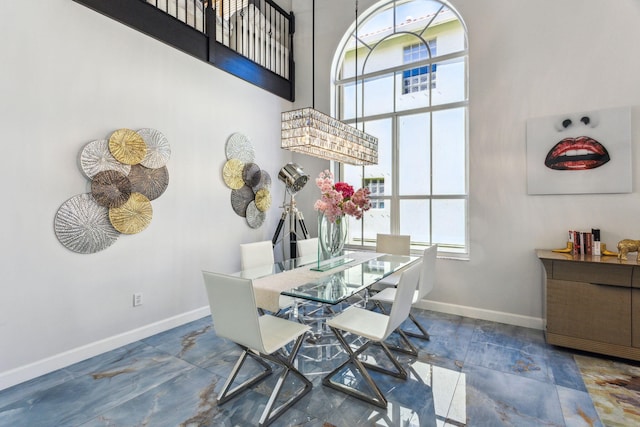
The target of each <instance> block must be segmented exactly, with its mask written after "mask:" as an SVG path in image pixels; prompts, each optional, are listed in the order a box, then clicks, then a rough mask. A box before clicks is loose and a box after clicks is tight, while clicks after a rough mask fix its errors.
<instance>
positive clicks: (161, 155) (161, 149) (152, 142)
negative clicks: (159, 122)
mask: <svg viewBox="0 0 640 427" xmlns="http://www.w3.org/2000/svg"><path fill="white" fill-rule="evenodd" d="M137 132H138V135H140V136H141V137H142V139H143V140H144V142H145V144H146V146H147V153H146V154H145V156H144V158H143V159H142V161H141V162H140V164H141V165H142V166H145V167H148V168H151V169H158V168H161V167H163V166H164V165H166V164H167V162H168V161H169V158H170V157H171V147H170V146H169V141H168V140H167V137H166V136H164V134H163V133H162V132H160V131H159V130H156V129H151V128H144V129H138V131H137Z"/></svg>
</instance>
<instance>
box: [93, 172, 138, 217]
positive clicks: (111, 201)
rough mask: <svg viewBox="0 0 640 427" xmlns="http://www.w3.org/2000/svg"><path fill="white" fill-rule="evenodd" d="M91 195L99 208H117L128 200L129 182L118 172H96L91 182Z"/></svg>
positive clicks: (129, 192)
mask: <svg viewBox="0 0 640 427" xmlns="http://www.w3.org/2000/svg"><path fill="white" fill-rule="evenodd" d="M91 194H92V195H93V198H94V199H95V201H96V203H98V204H99V205H100V206H105V207H107V208H117V207H119V206H122V205H124V204H125V202H126V201H127V200H129V196H131V181H129V178H127V177H126V176H125V175H124V174H122V173H121V172H118V171H113V170H107V171H102V172H98V173H97V174H96V175H95V176H94V177H93V181H91Z"/></svg>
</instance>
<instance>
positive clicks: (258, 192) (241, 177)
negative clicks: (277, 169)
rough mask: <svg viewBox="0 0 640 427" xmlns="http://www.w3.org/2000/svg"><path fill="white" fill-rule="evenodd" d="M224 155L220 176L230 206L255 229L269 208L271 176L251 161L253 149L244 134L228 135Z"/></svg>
mask: <svg viewBox="0 0 640 427" xmlns="http://www.w3.org/2000/svg"><path fill="white" fill-rule="evenodd" d="M225 154H226V156H227V161H226V163H225V164H224V166H223V168H222V178H223V180H224V183H225V184H226V185H227V187H229V188H231V190H232V191H231V207H232V208H233V211H234V212H235V213H236V214H237V215H238V216H241V217H244V218H246V221H247V224H249V227H251V228H258V227H260V226H261V225H262V223H263V222H264V220H265V217H266V214H265V212H266V211H267V210H268V209H269V208H270V207H271V192H270V190H269V188H270V187H271V177H270V176H269V174H268V173H267V172H266V171H263V170H261V169H260V166H258V165H257V164H255V163H253V159H254V157H255V152H254V151H253V146H252V145H251V141H249V138H247V137H246V136H245V135H243V134H241V133H239V132H236V133H234V134H232V135H231V136H230V137H229V138H228V139H227V142H226V145H225Z"/></svg>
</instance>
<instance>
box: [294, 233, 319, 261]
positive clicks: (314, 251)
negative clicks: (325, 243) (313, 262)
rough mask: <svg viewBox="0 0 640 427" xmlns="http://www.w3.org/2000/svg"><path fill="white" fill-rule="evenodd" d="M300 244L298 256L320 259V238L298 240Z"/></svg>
mask: <svg viewBox="0 0 640 427" xmlns="http://www.w3.org/2000/svg"><path fill="white" fill-rule="evenodd" d="M296 243H297V245H298V257H300V258H302V257H305V258H309V259H312V258H313V259H318V238H317V237H310V238H308V239H302V240H297V241H296Z"/></svg>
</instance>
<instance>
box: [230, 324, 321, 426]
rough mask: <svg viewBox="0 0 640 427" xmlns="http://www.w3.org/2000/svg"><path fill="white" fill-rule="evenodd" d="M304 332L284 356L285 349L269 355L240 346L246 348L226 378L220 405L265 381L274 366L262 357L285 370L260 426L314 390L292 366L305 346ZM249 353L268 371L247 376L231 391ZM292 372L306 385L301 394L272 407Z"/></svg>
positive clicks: (270, 421) (272, 394)
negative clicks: (257, 353) (255, 352)
mask: <svg viewBox="0 0 640 427" xmlns="http://www.w3.org/2000/svg"><path fill="white" fill-rule="evenodd" d="M305 335H306V334H302V335H300V336H299V337H298V338H297V339H296V341H295V343H294V345H293V347H292V349H291V351H290V352H289V353H288V354H287V355H285V353H284V352H282V353H274V354H270V355H269V354H260V355H256V354H254V352H253V351H252V350H249V349H248V348H246V347H243V346H240V347H242V349H243V350H244V351H243V352H242V354H241V355H240V357H239V358H238V361H237V362H236V364H235V366H234V367H233V369H232V371H231V373H230V374H229V378H228V379H227V381H226V383H225V385H224V386H223V388H222V392H221V393H220V396H219V397H218V404H219V405H221V404H223V403H225V402H227V401H229V400H230V399H232V398H233V397H235V396H237V395H238V394H239V393H241V392H242V391H244V390H246V389H248V388H249V387H252V386H253V385H255V384H257V383H258V382H260V381H262V380H263V379H265V378H266V377H267V376H269V375H270V374H271V373H272V368H271V366H270V365H269V364H268V363H266V362H265V361H264V360H263V358H264V359H267V360H270V361H272V362H274V363H277V364H278V365H280V366H282V373H281V374H280V376H279V377H278V381H277V382H276V385H275V387H274V388H273V391H272V392H271V396H270V397H269V400H268V402H267V405H266V406H265V408H264V411H263V412H262V415H261V416H260V421H259V423H258V426H260V427H263V426H265V427H266V426H268V425H269V424H271V423H272V422H273V421H275V420H276V418H278V417H279V416H280V415H282V414H283V413H284V412H285V411H286V410H287V409H289V408H290V407H291V406H292V405H293V404H295V403H296V402H297V401H298V400H300V399H302V397H303V396H305V395H306V394H307V393H309V392H310V391H311V386H312V384H311V381H309V380H308V379H307V378H306V377H305V376H304V375H303V374H302V373H301V372H300V371H298V370H297V369H296V368H295V367H294V366H293V363H294V360H295V358H296V355H297V354H298V351H299V350H300V347H301V346H302V341H303V340H304V338H305ZM247 356H251V357H252V358H253V359H254V360H256V361H257V362H258V363H260V365H262V366H263V367H264V368H265V370H264V371H263V372H261V373H259V374H257V375H255V376H253V377H251V378H249V379H247V380H246V381H244V382H243V383H242V384H240V385H238V386H236V387H234V388H233V389H231V390H230V387H231V385H232V384H233V381H234V380H235V378H236V377H237V375H238V372H239V371H240V369H241V368H242V365H243V364H244V362H245V361H246V359H247ZM289 373H292V374H294V375H296V376H297V377H298V378H300V380H301V381H302V382H303V385H304V387H303V389H302V390H301V391H299V392H298V393H295V394H293V395H292V396H291V397H290V398H289V399H287V400H286V401H285V402H284V403H282V404H281V405H280V406H278V407H276V408H274V407H273V406H274V404H275V403H276V399H277V398H278V396H279V394H280V391H281V390H282V386H283V385H284V384H285V380H286V378H287V376H288V375H289Z"/></svg>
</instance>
